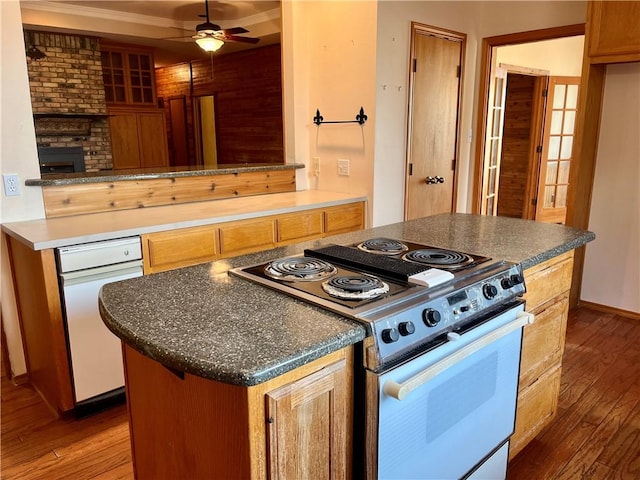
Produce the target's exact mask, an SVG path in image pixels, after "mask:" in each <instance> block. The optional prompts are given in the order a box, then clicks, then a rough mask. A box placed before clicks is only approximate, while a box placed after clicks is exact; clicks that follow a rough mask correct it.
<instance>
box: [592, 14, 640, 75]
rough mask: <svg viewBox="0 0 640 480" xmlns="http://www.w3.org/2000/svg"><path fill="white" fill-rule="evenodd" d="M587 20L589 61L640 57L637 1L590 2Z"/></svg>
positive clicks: (615, 60) (627, 60)
mask: <svg viewBox="0 0 640 480" xmlns="http://www.w3.org/2000/svg"><path fill="white" fill-rule="evenodd" d="M588 21H589V30H588V34H587V48H588V54H589V57H591V63H618V62H637V61H640V28H639V27H638V25H639V24H640V2H630V1H595V2H590V3H589V13H588Z"/></svg>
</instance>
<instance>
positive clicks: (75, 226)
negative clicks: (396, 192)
mask: <svg viewBox="0 0 640 480" xmlns="http://www.w3.org/2000/svg"><path fill="white" fill-rule="evenodd" d="M366 200H367V198H366V196H363V195H354V194H348V193H337V192H324V191H318V190H304V191H299V192H285V193H273V194H266V195H254V196H249V197H240V198H229V199H223V200H213V201H209V202H197V203H184V204H180V205H167V206H160V207H147V208H137V209H132V210H119V211H117V212H103V213H90V214H85V215H73V216H69V217H58V218H50V219H41V220H28V221H24V222H11V223H5V224H3V225H2V230H3V231H4V232H6V233H7V234H8V235H11V236H12V237H14V238H16V239H18V240H20V241H21V242H23V243H24V244H26V245H28V246H29V247H30V248H32V249H34V250H44V249H47V248H57V247H62V246H66V245H75V244H78V243H86V242H95V241H100V240H109V239H112V238H119V237H127V236H131V235H141V234H145V233H153V232H160V231H164V230H173V229H176V228H185V227H197V226H202V225H210V224H213V223H221V222H231V221H235V220H243V219H247V218H255V217H262V216H268V215H279V214H283V213H290V212H297V211H302V210H310V209H313V208H324V207H331V206H336V205H343V204H346V203H353V202H359V201H366Z"/></svg>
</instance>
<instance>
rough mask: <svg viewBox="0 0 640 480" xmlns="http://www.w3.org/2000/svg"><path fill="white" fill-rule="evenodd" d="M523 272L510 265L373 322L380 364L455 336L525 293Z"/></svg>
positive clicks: (384, 315)
mask: <svg viewBox="0 0 640 480" xmlns="http://www.w3.org/2000/svg"><path fill="white" fill-rule="evenodd" d="M525 291H526V289H525V283H524V277H523V274H522V269H521V267H520V266H519V265H510V266H509V267H508V269H506V268H505V269H502V270H501V271H500V272H497V273H495V272H494V273H492V274H487V275H483V276H480V278H476V279H474V281H473V282H470V283H467V284H464V285H462V286H460V285H456V284H454V288H448V289H444V290H443V291H442V292H441V293H439V294H438V295H434V296H433V297H429V298H428V299H425V301H424V302H421V303H420V302H417V303H412V304H410V305H407V307H406V308H404V309H402V308H400V309H397V310H396V311H394V312H393V313H389V312H387V313H386V314H385V313H381V314H380V315H379V316H378V318H371V319H370V320H373V321H372V322H371V325H372V330H373V335H375V336H376V341H375V343H376V345H377V348H378V354H379V361H380V362H384V360H385V359H386V358H389V357H390V356H393V355H396V354H398V353H401V352H402V351H404V350H409V349H411V348H413V347H415V346H416V345H418V344H421V343H425V342H427V341H429V340H431V339H434V338H435V337H438V336H439V335H442V334H445V333H448V332H451V331H452V330H454V329H455V328H456V326H458V325H459V324H464V323H467V321H468V320H471V319H472V318H473V317H474V316H479V315H481V314H482V313H483V312H487V311H489V310H491V309H494V308H496V307H498V306H499V305H500V304H503V303H506V302H508V301H510V300H512V299H513V298H515V297H519V296H521V295H523V294H524V293H525Z"/></svg>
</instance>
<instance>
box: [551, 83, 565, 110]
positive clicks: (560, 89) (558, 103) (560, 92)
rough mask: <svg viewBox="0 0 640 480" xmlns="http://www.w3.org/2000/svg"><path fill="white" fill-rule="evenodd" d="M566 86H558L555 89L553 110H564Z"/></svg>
mask: <svg viewBox="0 0 640 480" xmlns="http://www.w3.org/2000/svg"><path fill="white" fill-rule="evenodd" d="M565 90H566V85H556V87H555V88H554V89H553V108H554V109H556V108H564V94H565Z"/></svg>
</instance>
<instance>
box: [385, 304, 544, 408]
mask: <svg viewBox="0 0 640 480" xmlns="http://www.w3.org/2000/svg"><path fill="white" fill-rule="evenodd" d="M534 319H535V317H534V315H533V314H531V313H529V312H518V314H517V316H516V319H515V320H513V321H512V322H509V323H507V324H506V325H503V326H501V327H499V328H496V329H495V330H494V331H492V332H491V333H488V334H487V335H484V336H483V337H481V338H479V339H478V340H476V341H474V342H472V343H470V344H469V345H467V346H465V347H463V348H461V349H460V350H458V351H456V352H455V353H453V354H451V355H449V356H448V357H446V358H443V359H442V360H440V361H439V362H436V363H434V364H433V365H431V366H430V367H428V368H426V369H424V370H423V371H421V372H420V373H417V374H416V375H414V376H413V377H411V378H410V379H409V380H407V381H405V382H402V383H398V382H396V381H394V380H387V381H386V382H385V383H384V387H383V391H384V393H386V394H387V395H389V396H390V397H393V398H395V399H396V400H403V399H405V398H406V396H407V395H408V394H409V393H411V392H412V391H413V390H415V389H416V388H418V387H420V386H421V385H423V384H425V383H426V382H428V381H429V380H431V379H432V378H433V377H435V376H436V375H439V374H440V373H442V372H444V371H445V370H446V369H448V368H450V367H452V366H453V365H455V364H456V363H457V362H460V361H461V360H463V359H464V358H466V357H468V356H469V355H471V354H473V353H475V352H477V351H478V350H480V349H482V348H484V347H486V346H487V345H489V344H491V343H493V342H495V341H496V340H499V339H500V338H502V337H504V336H505V335H508V334H509V333H511V332H513V331H514V330H517V329H518V328H522V327H524V326H525V325H529V324H531V323H533V321H534ZM454 341H456V340H454Z"/></svg>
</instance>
